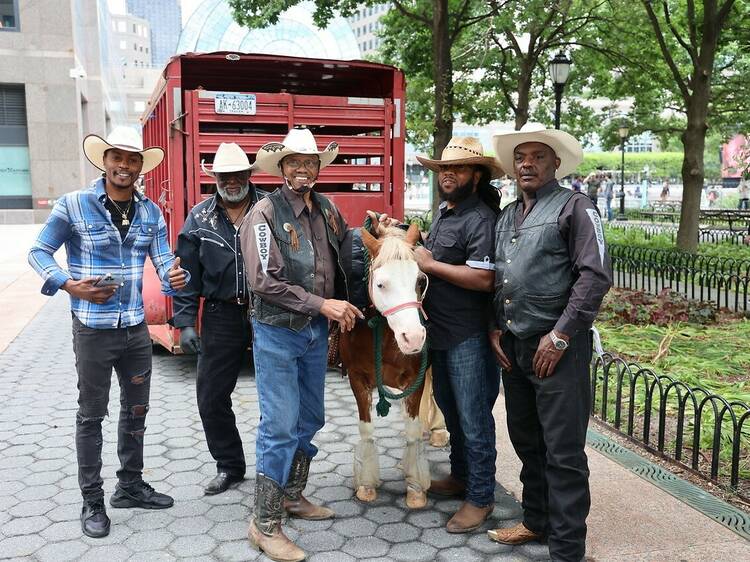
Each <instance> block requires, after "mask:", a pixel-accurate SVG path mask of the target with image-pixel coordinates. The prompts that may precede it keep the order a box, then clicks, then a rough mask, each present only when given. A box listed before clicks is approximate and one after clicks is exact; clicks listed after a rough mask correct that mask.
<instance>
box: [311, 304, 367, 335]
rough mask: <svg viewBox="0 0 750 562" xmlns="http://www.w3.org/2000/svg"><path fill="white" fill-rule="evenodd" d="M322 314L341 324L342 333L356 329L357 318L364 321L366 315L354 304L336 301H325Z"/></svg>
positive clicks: (321, 309) (321, 310)
mask: <svg viewBox="0 0 750 562" xmlns="http://www.w3.org/2000/svg"><path fill="white" fill-rule="evenodd" d="M320 313H321V314H322V315H323V316H325V317H326V318H328V319H329V320H333V321H335V322H338V323H339V327H340V328H341V331H342V332H349V331H350V330H352V328H354V324H355V323H356V321H357V318H360V319H364V315H363V314H362V313H361V312H360V311H359V309H358V308H357V307H356V306H354V305H353V304H352V303H350V302H347V301H340V300H336V299H325V300H324V301H323V306H321V307H320Z"/></svg>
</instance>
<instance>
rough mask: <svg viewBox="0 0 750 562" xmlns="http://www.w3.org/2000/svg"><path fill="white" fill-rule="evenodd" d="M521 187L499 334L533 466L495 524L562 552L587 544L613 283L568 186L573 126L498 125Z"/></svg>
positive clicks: (501, 235) (499, 306) (574, 554)
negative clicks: (591, 434)
mask: <svg viewBox="0 0 750 562" xmlns="http://www.w3.org/2000/svg"><path fill="white" fill-rule="evenodd" d="M493 144H494V147H495V153H496V155H497V158H498V160H499V161H500V165H501V166H503V168H504V169H505V170H508V171H511V172H512V174H513V175H514V176H515V177H516V180H517V182H518V188H519V191H520V194H519V197H518V199H517V200H516V201H515V202H513V203H511V204H510V205H508V206H507V207H505V209H503V211H502V213H501V214H500V216H499V217H498V221H497V224H496V227H495V268H496V269H495V319H496V322H497V327H498V329H496V330H494V331H492V332H491V341H492V346H493V350H494V351H495V355H496V356H497V359H498V362H499V363H500V364H501V366H502V368H503V386H504V389H505V404H506V410H507V421H508V431H509V434H510V439H511V442H512V443H513V447H514V448H515V451H516V453H517V454H518V456H519V458H520V459H521V462H522V463H523V467H522V469H521V482H522V484H523V502H522V505H523V511H524V517H523V522H522V523H519V524H518V525H516V526H515V527H511V528H508V529H496V530H493V531H489V537H490V538H491V539H492V540H494V541H497V542H501V543H504V544H522V543H525V542H528V541H531V540H538V539H541V538H543V537H545V536H546V537H547V538H548V544H549V551H550V557H551V559H552V560H555V561H565V562H579V561H581V560H583V558H584V555H585V550H586V517H587V515H588V512H589V508H590V503H591V498H590V493H589V485H588V476H589V469H588V461H587V458H586V454H585V452H584V446H585V443H586V427H587V425H588V418H589V412H590V408H591V390H590V388H591V387H590V382H589V364H590V362H591V347H592V346H591V339H590V335H589V334H590V329H591V325H592V322H593V321H594V318H595V317H596V314H597V312H598V310H599V306H600V305H601V302H602V299H603V298H604V295H605V294H606V293H607V291H608V290H609V288H610V286H611V285H612V272H611V264H610V260H609V256H608V255H607V250H606V247H605V244H604V235H603V231H602V225H601V218H600V216H599V212H598V210H596V208H595V207H594V204H593V202H592V201H591V199H589V198H588V197H586V196H585V195H584V194H581V193H576V192H573V191H570V190H567V189H564V188H562V187H560V185H559V184H558V183H557V179H556V178H562V177H564V176H566V175H568V174H570V173H572V172H573V171H574V170H575V168H576V166H578V164H579V163H580V162H581V160H582V159H583V152H582V149H581V145H580V144H579V142H578V141H577V140H576V139H574V138H573V137H572V136H570V135H569V134H567V133H565V132H562V131H556V130H545V129H544V128H543V127H542V126H540V125H535V124H529V125H527V126H525V127H524V128H523V129H521V131H514V132H510V133H505V134H500V135H495V136H494V137H493Z"/></svg>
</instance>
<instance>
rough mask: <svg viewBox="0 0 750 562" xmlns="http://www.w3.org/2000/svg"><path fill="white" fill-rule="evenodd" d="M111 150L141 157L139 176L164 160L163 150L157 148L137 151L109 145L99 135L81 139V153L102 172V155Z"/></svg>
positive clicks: (122, 146) (129, 147) (128, 147)
mask: <svg viewBox="0 0 750 562" xmlns="http://www.w3.org/2000/svg"><path fill="white" fill-rule="evenodd" d="M112 148H118V149H120V150H125V151H127V152H137V153H138V154H140V155H141V156H142V157H143V167H142V168H141V174H147V173H148V172H150V171H151V170H153V169H154V168H156V167H157V166H158V165H159V164H161V162H162V160H164V150H162V149H161V148H159V147H158V146H152V147H149V148H144V149H143V150H139V149H138V148H136V147H133V146H124V145H116V144H109V143H108V142H107V141H106V140H104V139H103V138H102V137H100V136H99V135H87V136H86V138H84V139H83V153H84V154H85V155H86V158H87V159H88V161H89V162H91V164H93V165H94V166H95V167H96V168H98V169H100V170H102V171H104V153H105V152H106V151H108V150H110V149H112Z"/></svg>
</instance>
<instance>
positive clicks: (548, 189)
mask: <svg viewBox="0 0 750 562" xmlns="http://www.w3.org/2000/svg"><path fill="white" fill-rule="evenodd" d="M559 185H560V184H558V183H557V180H556V179H555V178H552V179H551V180H550V181H548V182H547V183H545V184H544V185H543V186H542V187H540V188H539V189H537V190H536V193H534V197H533V199H542V198H543V197H545V196H547V195H549V194H550V193H552V190H553V189H555V188H556V187H558V186H559ZM517 200H518V201H523V192H522V191H521V190H519V193H518V197H517Z"/></svg>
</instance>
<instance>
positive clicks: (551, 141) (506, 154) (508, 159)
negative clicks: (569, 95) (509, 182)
mask: <svg viewBox="0 0 750 562" xmlns="http://www.w3.org/2000/svg"><path fill="white" fill-rule="evenodd" d="M526 142H540V143H542V144H546V145H547V146H549V147H550V148H551V149H552V150H554V151H555V154H556V155H557V157H558V158H559V159H560V167H559V168H558V169H557V171H556V172H555V177H556V178H557V179H560V178H564V177H565V176H567V175H568V174H570V173H572V172H573V171H574V170H575V169H576V168H577V167H578V165H579V164H580V163H581V162H583V148H582V147H581V143H580V142H578V140H577V139H576V138H575V137H574V136H573V135H569V134H568V133H566V132H565V131H560V130H557V129H546V128H545V127H544V125H542V124H541V123H526V124H525V125H524V126H523V127H521V130H520V131H508V132H507V133H498V134H496V135H493V136H492V146H493V147H494V148H495V155H496V156H497V159H498V160H499V161H500V165H501V166H502V167H503V169H505V170H507V171H508V174H509V175H510V176H513V177H515V176H516V173H515V172H514V170H513V151H514V150H515V149H516V147H517V146H518V145H519V144H523V143H526Z"/></svg>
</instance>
